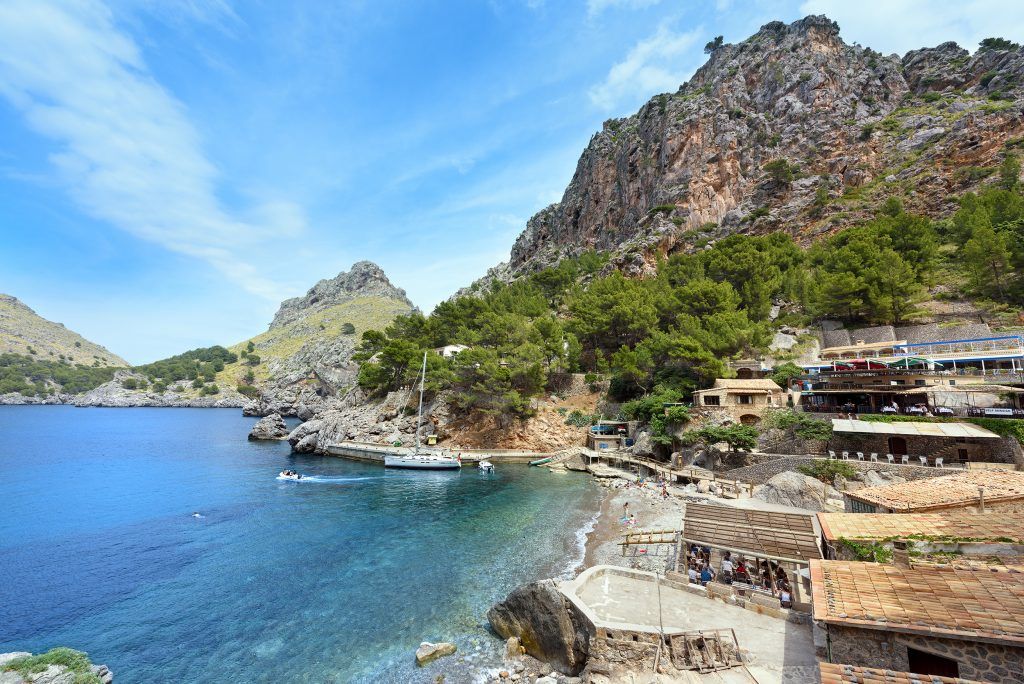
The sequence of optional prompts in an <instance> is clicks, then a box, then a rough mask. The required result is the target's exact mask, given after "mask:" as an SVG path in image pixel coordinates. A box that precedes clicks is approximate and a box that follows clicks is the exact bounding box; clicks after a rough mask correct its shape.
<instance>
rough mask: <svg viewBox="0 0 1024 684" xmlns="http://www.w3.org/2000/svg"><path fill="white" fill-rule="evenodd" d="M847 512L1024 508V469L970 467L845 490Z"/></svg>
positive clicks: (1001, 510) (983, 510) (1000, 510)
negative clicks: (919, 477) (912, 479)
mask: <svg viewBox="0 0 1024 684" xmlns="http://www.w3.org/2000/svg"><path fill="white" fill-rule="evenodd" d="M843 500H844V503H845V509H846V512H847V513H914V512H925V511H941V510H953V509H963V510H965V511H968V512H972V513H984V512H986V511H999V512H1001V513H1015V512H1024V473H1021V472H1017V471H1013V470H967V471H961V472H959V473H956V474H955V475H946V476H945V477H932V478H928V479H924V480H915V481H913V482H903V483H900V484H893V485H885V486H882V487H866V488H864V489H856V490H853V491H847V492H843Z"/></svg>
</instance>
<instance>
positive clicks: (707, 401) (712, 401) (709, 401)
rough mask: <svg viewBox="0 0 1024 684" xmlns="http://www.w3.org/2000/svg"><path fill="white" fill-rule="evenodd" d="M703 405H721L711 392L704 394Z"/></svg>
mask: <svg viewBox="0 0 1024 684" xmlns="http://www.w3.org/2000/svg"><path fill="white" fill-rule="evenodd" d="M704 405H705V406H721V405H722V404H721V402H720V401H719V397H717V396H715V395H712V394H705V395H704Z"/></svg>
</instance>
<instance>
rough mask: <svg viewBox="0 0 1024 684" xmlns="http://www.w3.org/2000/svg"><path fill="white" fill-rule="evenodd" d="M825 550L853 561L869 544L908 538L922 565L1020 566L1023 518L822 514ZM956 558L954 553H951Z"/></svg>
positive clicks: (828, 555) (1023, 544) (1023, 550)
mask: <svg viewBox="0 0 1024 684" xmlns="http://www.w3.org/2000/svg"><path fill="white" fill-rule="evenodd" d="M818 526H819V527H820V528H821V541H822V550H823V551H824V552H825V557H826V558H832V559H841V560H855V559H856V557H857V550H858V545H863V544H864V543H865V542H869V543H877V544H882V545H884V546H891V544H892V542H893V541H896V540H910V541H912V542H913V548H914V550H915V551H917V552H918V553H920V554H922V555H921V556H919V557H917V558H915V565H916V564H917V563H918V562H919V561H925V562H932V559H933V555H934V559H937V560H935V562H940V563H943V564H947V565H949V564H952V565H955V566H958V567H970V565H969V563H968V562H964V563H959V562H953V563H951V560H953V561H959V560H960V559H964V560H965V561H969V560H970V559H973V560H974V561H976V562H977V563H978V564H979V567H982V566H984V564H986V563H989V562H998V563H1002V564H1006V563H1013V564H1019V560H1020V554H1021V553H1024V520H1022V519H1021V518H1020V517H1018V516H1015V515H1002V514H999V513H991V512H990V513H968V512H965V511H962V510H952V511H947V512H944V513H898V514H895V515H894V514H888V513H818ZM951 554H952V555H951Z"/></svg>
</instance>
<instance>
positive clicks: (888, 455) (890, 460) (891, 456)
mask: <svg viewBox="0 0 1024 684" xmlns="http://www.w3.org/2000/svg"><path fill="white" fill-rule="evenodd" d="M885 457H886V458H887V459H889V465H892V464H893V463H895V462H896V457H895V456H893V455H892V454H886V455H885Z"/></svg>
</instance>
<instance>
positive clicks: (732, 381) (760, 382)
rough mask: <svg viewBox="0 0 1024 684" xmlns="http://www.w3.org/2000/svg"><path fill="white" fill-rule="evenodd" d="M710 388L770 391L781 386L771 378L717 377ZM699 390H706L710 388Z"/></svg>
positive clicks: (778, 389)
mask: <svg viewBox="0 0 1024 684" xmlns="http://www.w3.org/2000/svg"><path fill="white" fill-rule="evenodd" d="M711 389H712V390H717V389H730V390H760V391H770V392H781V391H782V388H781V387H779V385H778V384H777V383H776V382H775V381H774V380H772V379H771V378H748V379H742V378H718V379H717V380H715V384H714V386H713V387H712V388H711ZM700 391H701V392H708V391H710V390H700Z"/></svg>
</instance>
